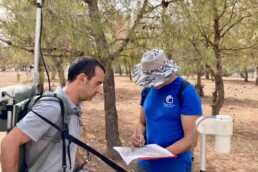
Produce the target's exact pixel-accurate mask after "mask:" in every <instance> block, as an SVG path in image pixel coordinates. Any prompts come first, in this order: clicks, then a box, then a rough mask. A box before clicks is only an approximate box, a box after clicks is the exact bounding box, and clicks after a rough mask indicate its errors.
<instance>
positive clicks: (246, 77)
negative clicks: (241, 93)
mask: <svg viewBox="0 0 258 172" xmlns="http://www.w3.org/2000/svg"><path fill="white" fill-rule="evenodd" d="M245 82H248V71H247V69H245Z"/></svg>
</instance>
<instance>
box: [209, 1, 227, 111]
mask: <svg viewBox="0 0 258 172" xmlns="http://www.w3.org/2000/svg"><path fill="white" fill-rule="evenodd" d="M212 3H213V4H212V5H213V21H214V23H213V29H214V43H213V45H212V47H213V51H214V54H215V58H216V73H215V74H214V80H215V90H214V92H213V93H212V96H213V97H212V98H213V101H212V102H213V104H212V115H218V114H219V111H220V109H221V108H222V106H223V103H224V83H223V80H222V64H221V63H222V62H221V54H220V48H219V44H220V39H221V36H220V28H219V19H220V18H219V15H218V9H217V1H216V0H213V1H212Z"/></svg>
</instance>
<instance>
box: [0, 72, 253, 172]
mask: <svg viewBox="0 0 258 172" xmlns="http://www.w3.org/2000/svg"><path fill="white" fill-rule="evenodd" d="M20 76H21V77H20V81H19V82H18V81H17V74H16V73H15V72H0V88H2V87H4V86H8V85H13V84H17V83H23V84H24V83H27V84H30V83H31V74H26V73H20ZM187 80H189V81H190V82H192V83H193V84H194V83H195V80H194V78H187ZM203 83H204V84H205V87H204V90H205V97H204V98H202V102H203V112H204V115H205V116H209V115H210V112H211V107H210V104H211V92H212V90H213V89H214V83H213V82H212V81H210V80H203ZM115 84H116V100H117V104H116V107H117V111H118V119H119V131H120V139H121V142H122V144H123V146H130V141H129V139H130V136H131V135H132V132H133V130H134V127H135V124H136V123H137V121H138V112H139V105H138V102H139V98H140V97H139V92H140V90H141V88H140V87H138V86H136V85H135V84H134V82H133V81H130V80H129V79H128V78H127V77H125V76H116V77H115ZM53 85H54V86H57V85H58V84H53ZM224 86H225V102H224V106H223V108H222V109H221V111H220V114H226V115H230V116H232V117H233V119H234V131H233V132H234V133H233V137H232V144H231V152H230V153H229V154H221V153H216V152H215V151H214V137H213V136H208V137H207V156H206V161H207V164H206V166H207V171H208V172H230V171H235V172H256V171H258V127H257V125H258V86H255V85H254V81H250V82H244V81H243V80H242V79H240V78H225V80H224ZM84 107H85V108H84V114H83V118H82V121H83V124H84V128H85V131H86V132H84V133H82V136H83V139H82V140H83V141H86V142H87V143H88V144H89V145H91V146H92V147H94V148H95V149H96V150H98V151H100V152H102V153H103V154H105V155H106V142H105V130H104V127H105V120H104V111H103V108H104V104H103V96H100V95H98V96H97V97H96V98H95V99H94V100H93V101H91V102H86V103H85V106H84ZM0 139H1V135H0ZM199 147H200V144H198V145H197V147H196V148H195V151H194V152H195V163H194V167H195V171H196V172H197V171H200V167H199V157H200V156H199ZM116 162H117V163H118V164H119V165H121V166H123V167H124V168H126V169H128V170H130V169H132V167H133V165H134V164H135V161H134V162H133V163H132V164H130V165H129V166H126V165H125V163H124V162H123V161H122V160H119V161H116ZM91 164H92V165H93V166H95V167H96V168H97V169H98V171H100V172H101V171H103V172H108V171H113V170H111V169H110V168H109V167H107V166H106V165H105V164H104V163H103V162H99V160H98V159H97V158H96V157H94V156H93V161H92V163H91Z"/></svg>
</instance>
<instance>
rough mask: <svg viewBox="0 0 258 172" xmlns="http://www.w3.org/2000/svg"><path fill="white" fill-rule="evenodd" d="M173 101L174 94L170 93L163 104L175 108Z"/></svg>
mask: <svg viewBox="0 0 258 172" xmlns="http://www.w3.org/2000/svg"><path fill="white" fill-rule="evenodd" d="M173 103H174V98H173V97H172V95H168V96H167V97H166V103H163V105H164V107H168V108H173V106H175V105H174V104H173Z"/></svg>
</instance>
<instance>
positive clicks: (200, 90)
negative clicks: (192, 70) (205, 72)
mask: <svg viewBox="0 0 258 172" xmlns="http://www.w3.org/2000/svg"><path fill="white" fill-rule="evenodd" d="M201 77H202V73H201V72H198V73H197V83H196V84H195V89H196V91H197V93H198V94H199V96H200V97H203V96H204V91H203V87H204V85H203V84H202V79H201Z"/></svg>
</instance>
